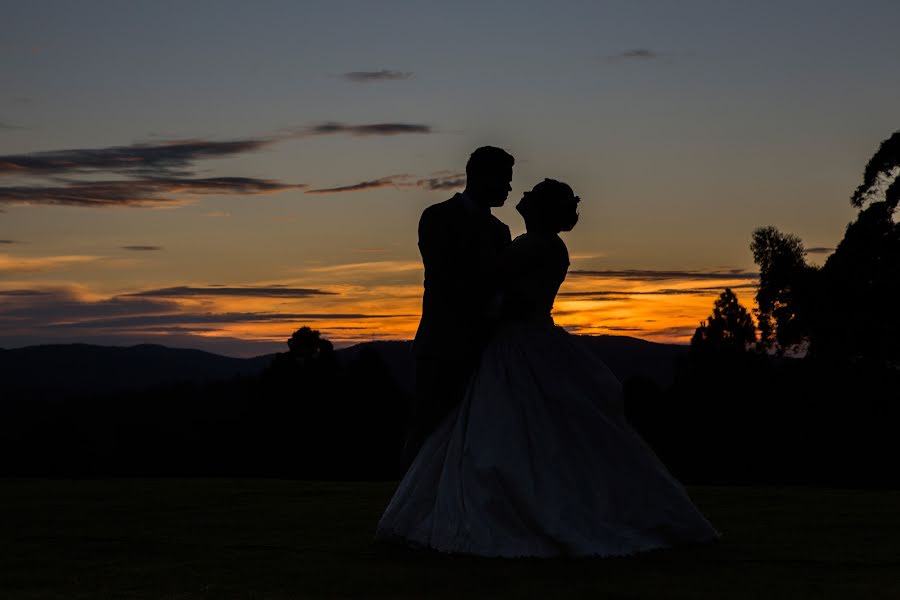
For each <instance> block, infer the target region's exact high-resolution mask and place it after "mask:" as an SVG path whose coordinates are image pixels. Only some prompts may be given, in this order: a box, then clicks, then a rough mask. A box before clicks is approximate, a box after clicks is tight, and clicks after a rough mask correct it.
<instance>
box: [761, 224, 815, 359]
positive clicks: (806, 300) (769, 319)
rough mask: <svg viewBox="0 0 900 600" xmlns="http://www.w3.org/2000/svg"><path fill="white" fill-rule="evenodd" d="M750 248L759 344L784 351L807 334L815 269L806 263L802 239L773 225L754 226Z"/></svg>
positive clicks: (799, 341)
mask: <svg viewBox="0 0 900 600" xmlns="http://www.w3.org/2000/svg"><path fill="white" fill-rule="evenodd" d="M750 249H751V251H752V252H753V261H754V262H755V263H756V264H757V265H758V266H759V287H758V288H757V292H756V304H757V306H758V308H757V310H756V314H757V320H758V321H759V331H760V338H761V339H760V343H761V344H762V346H763V347H764V348H772V347H773V346H774V347H776V348H777V350H778V351H779V352H783V351H784V349H785V348H787V347H789V346H792V345H795V344H800V343H802V342H803V341H804V340H805V339H807V338H808V336H809V328H810V318H811V314H810V311H809V308H810V304H811V302H812V300H813V297H814V292H813V289H812V288H813V285H814V281H813V278H814V273H815V271H816V269H815V267H811V266H809V265H807V264H806V250H805V249H804V247H803V242H802V241H801V239H800V238H799V237H797V236H796V235H793V234H790V233H782V232H780V231H779V230H778V229H776V228H775V227H771V226H770V227H758V228H756V229H755V230H754V231H753V241H752V242H751V243H750Z"/></svg>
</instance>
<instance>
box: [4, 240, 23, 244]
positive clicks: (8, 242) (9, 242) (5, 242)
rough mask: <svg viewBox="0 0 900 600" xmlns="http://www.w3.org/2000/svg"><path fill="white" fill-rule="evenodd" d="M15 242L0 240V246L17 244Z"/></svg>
mask: <svg viewBox="0 0 900 600" xmlns="http://www.w3.org/2000/svg"><path fill="white" fill-rule="evenodd" d="M18 243H19V242H17V241H16V240H0V244H18Z"/></svg>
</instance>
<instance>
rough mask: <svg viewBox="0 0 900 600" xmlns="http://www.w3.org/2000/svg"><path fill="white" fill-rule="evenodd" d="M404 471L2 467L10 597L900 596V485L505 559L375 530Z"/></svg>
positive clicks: (2, 588)
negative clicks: (394, 539) (293, 474)
mask: <svg viewBox="0 0 900 600" xmlns="http://www.w3.org/2000/svg"><path fill="white" fill-rule="evenodd" d="M392 491H393V485H392V484H383V483H319V482H301V481H282V480H227V479H134V480H55V481H48V480H0V597H2V598H65V599H75V598H173V599H175V598H179V599H180V598H309V597H350V598H373V597H393V598H426V597H428V598H433V597H437V598H467V597H473V596H477V597H522V596H531V597H541V598H553V597H572V596H576V597H577V596H582V597H596V598H892V599H893V598H900V492H872V491H837V490H816V489H796V488H792V489H786V488H738V487H734V488H724V487H701V488H692V489H691V493H692V496H693V498H694V499H695V501H696V502H697V504H698V505H699V506H700V507H701V508H702V509H703V511H704V512H705V513H706V514H707V515H708V517H709V518H710V520H711V521H712V522H713V523H714V524H715V525H716V526H717V527H718V528H719V529H720V530H721V531H722V532H723V533H724V538H723V539H722V541H721V542H719V543H718V544H714V545H709V546H704V547H694V548H682V549H677V550H667V551H660V552H653V553H649V554H645V555H642V556H638V557H632V558H620V559H577V560H562V559H560V560H536V559H530V560H522V559H518V560H504V559H477V558H468V557H458V556H446V555H438V554H427V553H416V552H412V551H408V550H403V549H400V548H394V547H385V546H381V545H376V544H373V543H372V532H373V529H374V526H375V523H376V522H377V519H378V516H379V514H380V512H381V510H382V508H383V507H384V505H385V504H386V502H387V500H388V498H389V497H390V494H391V492H392Z"/></svg>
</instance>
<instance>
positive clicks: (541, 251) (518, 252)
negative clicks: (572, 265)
mask: <svg viewBox="0 0 900 600" xmlns="http://www.w3.org/2000/svg"><path fill="white" fill-rule="evenodd" d="M568 268H569V253H568V250H567V249H566V244H565V243H564V242H563V241H562V240H561V239H560V237H559V236H558V235H556V234H554V233H525V234H522V235H520V236H519V237H517V238H516V239H515V240H513V242H512V244H511V245H510V246H509V248H508V249H507V252H506V254H505V255H504V259H503V266H502V268H501V277H502V281H501V290H502V300H503V310H502V314H503V315H504V316H505V317H506V318H507V319H512V320H532V319H538V320H545V319H550V318H551V317H550V312H551V310H552V309H553V301H554V299H555V298H556V293H557V292H558V291H559V286H560V285H562V282H563V280H564V279H565V278H566V271H567V270H568Z"/></svg>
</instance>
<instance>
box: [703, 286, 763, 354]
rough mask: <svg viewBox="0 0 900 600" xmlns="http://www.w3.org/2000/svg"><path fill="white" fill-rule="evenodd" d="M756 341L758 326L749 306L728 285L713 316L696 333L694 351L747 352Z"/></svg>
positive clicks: (718, 300) (717, 302)
mask: <svg viewBox="0 0 900 600" xmlns="http://www.w3.org/2000/svg"><path fill="white" fill-rule="evenodd" d="M754 342H756V328H755V327H754V326H753V318H752V317H751V316H750V313H749V312H747V309H746V308H744V307H743V306H741V304H740V302H738V299H737V296H736V295H735V294H734V292H732V291H731V289H729V288H726V289H725V291H724V292H722V294H721V295H720V296H719V298H718V299H717V300H716V303H715V306H714V307H713V312H712V315H711V316H710V317H709V318H708V319H707V320H706V321H705V322H703V323H700V327H698V328H697V330H696V331H695V332H694V336H693V337H692V338H691V350H692V351H694V352H701V353H709V352H727V353H738V352H745V351H746V350H748V349H749V347H750V346H751V345H752V344H753V343H754Z"/></svg>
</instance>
